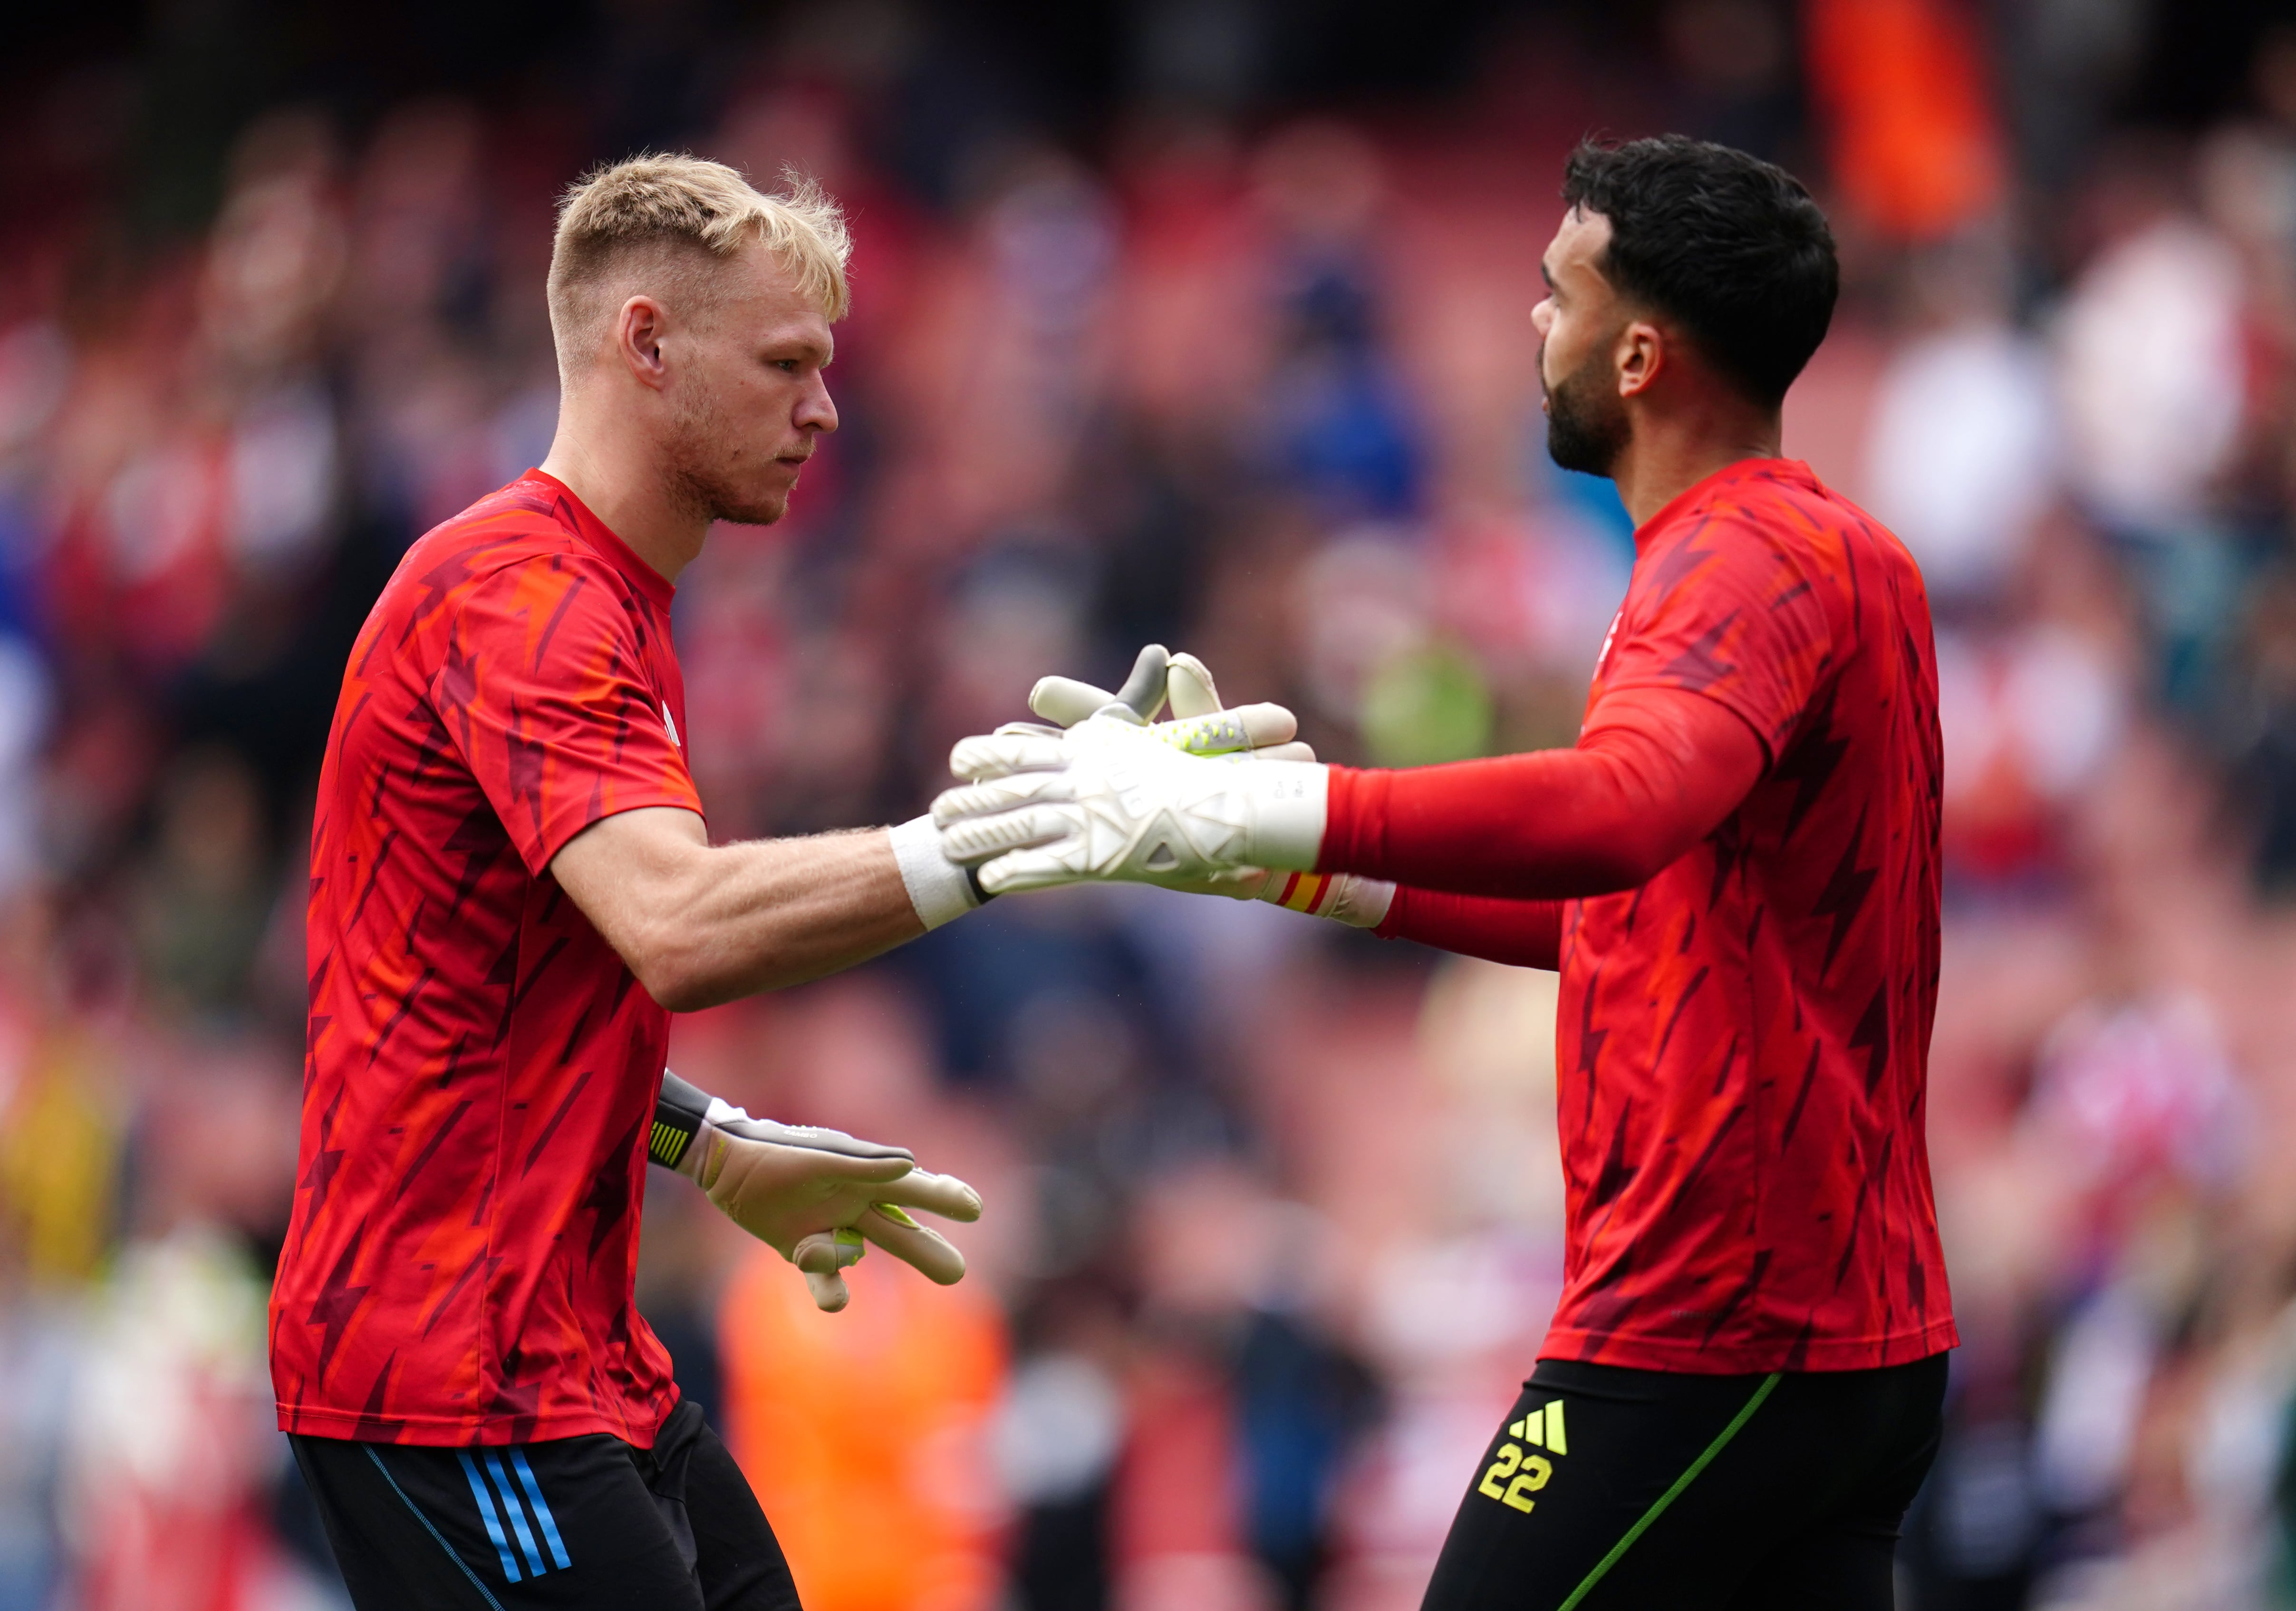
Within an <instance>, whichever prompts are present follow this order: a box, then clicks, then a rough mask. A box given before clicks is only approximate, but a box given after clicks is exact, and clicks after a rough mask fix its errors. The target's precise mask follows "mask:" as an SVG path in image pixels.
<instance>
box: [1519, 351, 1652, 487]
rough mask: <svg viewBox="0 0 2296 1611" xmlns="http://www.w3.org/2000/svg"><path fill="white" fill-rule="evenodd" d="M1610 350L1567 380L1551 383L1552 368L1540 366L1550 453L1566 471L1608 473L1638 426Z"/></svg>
mask: <svg viewBox="0 0 2296 1611" xmlns="http://www.w3.org/2000/svg"><path fill="white" fill-rule="evenodd" d="M1610 372H1611V366H1610V349H1608V348H1607V347H1603V348H1599V349H1596V350H1595V352H1593V353H1591V354H1589V355H1588V357H1587V359H1586V361H1585V362H1584V363H1582V364H1580V365H1579V367H1578V368H1576V369H1574V370H1572V371H1571V372H1570V374H1567V375H1565V376H1563V377H1562V384H1560V385H1558V386H1548V385H1547V384H1546V366H1545V365H1544V364H1543V363H1542V364H1541V365H1540V366H1539V386H1540V388H1541V389H1542V390H1544V391H1545V392H1546V455H1547V456H1548V457H1549V458H1551V459H1553V460H1554V462H1555V463H1556V464H1560V465H1561V466H1562V468H1563V469H1565V470H1583V471H1585V472H1586V473H1587V474H1589V475H1608V474H1610V473H1611V466H1612V465H1614V464H1617V463H1618V462H1619V455H1620V453H1622V452H1624V451H1625V450H1626V446H1627V441H1628V438H1629V437H1630V436H1631V435H1632V434H1633V431H1634V426H1633V424H1632V423H1631V422H1629V421H1628V418H1627V408H1626V405H1625V403H1623V402H1621V401H1620V398H1619V394H1618V392H1617V390H1616V389H1615V388H1613V387H1611V386H1610V385H1608V384H1606V383H1605V382H1608V381H1609V379H1610Z"/></svg>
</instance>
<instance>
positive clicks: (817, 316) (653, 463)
mask: <svg viewBox="0 0 2296 1611" xmlns="http://www.w3.org/2000/svg"><path fill="white" fill-rule="evenodd" d="M649 283H651V282H649ZM669 284H671V285H673V286H675V287H676V288H677V289H676V290H675V291H674V292H673V293H672V294H670V295H667V296H655V295H649V294H645V293H644V292H638V293H635V294H632V295H630V296H628V297H627V298H625V299H624V300H622V301H621V303H620V305H619V308H617V309H616V311H615V313H614V315H613V316H612V317H611V319H609V320H608V321H607V322H606V325H605V327H604V332H603V335H602V337H601V339H600V341H599V345H598V349H597V350H596V351H594V352H592V353H590V354H587V355H586V357H584V358H575V357H571V356H570V357H569V358H568V360H567V361H566V363H565V364H564V366H562V377H561V379H562V395H561V399H560V401H559V406H558V434H557V436H556V437H555V438H554V439H553V440H552V442H551V444H550V456H549V457H547V458H545V459H544V460H543V461H542V468H543V469H544V470H545V471H547V472H548V473H551V474H552V475H554V476H556V477H557V478H558V479H559V480H560V481H563V482H564V483H565V484H566V485H567V486H568V487H570V488H571V489H573V492H574V496H575V497H578V498H580V499H581V500H582V501H583V502H584V503H585V504H586V505H589V508H590V512H591V513H592V514H595V515H596V516H597V517H598V518H599V519H600V520H602V521H603V522H606V524H607V525H608V526H609V527H611V529H612V530H613V533H614V535H615V536H617V537H619V538H621V539H622V540H623V541H624V542H626V543H627V544H628V545H629V546H630V547H631V549H632V550H633V551H634V552H635V553H636V555H638V557H639V558H641V559H643V560H644V561H645V563H647V564H649V565H652V567H653V568H654V569H655V570H656V571H660V572H661V574H662V575H663V576H665V577H667V578H668V579H670V580H671V581H676V579H677V577H678V573H679V572H680V571H684V570H685V567H686V566H687V565H689V564H691V563H693V560H694V558H695V557H696V556H697V555H700V554H701V544H702V540H703V539H704V538H706V537H707V536H708V535H709V524H710V522H712V521H720V520H725V521H738V522H747V523H750V524H756V525H766V524H770V523H771V522H775V521H777V520H779V519H781V517H782V514H783V512H784V511H785V510H786V509H787V508H788V507H789V497H790V492H791V489H793V488H795V487H796V485H797V481H798V473H799V471H800V470H802V469H803V468H804V466H805V462H806V460H808V459H809V458H811V457H812V456H813V450H814V448H815V447H816V444H817V443H818V442H819V440H820V439H821V438H822V437H824V436H826V435H827V434H828V433H829V432H832V431H834V430H836V429H837V405H836V404H835V403H833V402H832V401H831V400H830V397H829V388H828V385H827V384H826V383H825V382H824V378H823V374H822V372H823V371H824V370H825V369H827V368H828V367H829V363H830V359H831V358H832V356H833V355H834V352H835V343H834V341H832V337H831V335H830V329H829V318H828V316H827V315H826V314H824V312H823V311H822V309H821V308H819V307H818V306H816V304H815V303H814V302H812V301H810V300H808V299H807V298H806V296H805V295H804V293H803V292H800V291H799V289H798V284H797V281H796V279H795V277H794V276H793V275H791V273H790V271H789V270H788V268H786V267H783V265H782V263H781V262H780V261H779V260H778V259H775V257H774V256H773V255H772V254H771V253H770V252H768V251H767V250H766V249H765V248H764V247H763V246H761V245H751V246H748V247H744V248H743V249H742V251H740V252H739V253H737V254H736V255H735V256H734V257H733V258H731V259H726V261H724V262H721V263H717V264H714V265H711V266H709V267H708V268H707V270H706V271H702V272H689V273H687V274H685V275H680V276H676V277H675V278H673V279H672V280H670V282H669Z"/></svg>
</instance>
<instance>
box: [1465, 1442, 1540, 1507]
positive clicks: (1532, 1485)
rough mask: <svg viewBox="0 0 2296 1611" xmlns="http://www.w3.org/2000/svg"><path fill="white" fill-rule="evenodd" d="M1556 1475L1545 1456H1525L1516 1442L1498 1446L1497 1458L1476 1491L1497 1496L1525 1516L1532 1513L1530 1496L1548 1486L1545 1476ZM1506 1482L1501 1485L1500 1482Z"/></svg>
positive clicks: (1488, 1496) (1483, 1494) (1500, 1501)
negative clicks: (1525, 1457) (1526, 1457)
mask: <svg viewBox="0 0 2296 1611" xmlns="http://www.w3.org/2000/svg"><path fill="white" fill-rule="evenodd" d="M1552 1475H1554V1467H1553V1466H1551V1465H1549V1464H1548V1463H1547V1460H1546V1457H1545V1456H1544V1455H1537V1454H1534V1455H1532V1456H1531V1457H1530V1458H1529V1459H1524V1458H1523V1453H1522V1448H1521V1445H1520V1444H1516V1443H1502V1444H1500V1445H1499V1454H1498V1459H1495V1460H1493V1461H1492V1462H1491V1465H1490V1469H1489V1470H1488V1471H1486V1472H1484V1473H1483V1480H1482V1481H1481V1482H1480V1483H1478V1484H1475V1492H1478V1493H1480V1494H1481V1495H1482V1496H1483V1497H1484V1498H1486V1499H1495V1500H1498V1502H1499V1503H1500V1504H1502V1505H1507V1506H1511V1507H1513V1508H1515V1509H1517V1510H1520V1511H1521V1512H1522V1513H1523V1514H1524V1515H1526V1516H1528V1515H1529V1514H1530V1507H1531V1503H1532V1500H1531V1497H1530V1496H1531V1495H1532V1494H1534V1493H1536V1492H1538V1491H1539V1490H1540V1489H1541V1488H1544V1487H1546V1479H1547V1478H1548V1477H1550V1476H1552ZM1500 1484H1505V1486H1504V1487H1502V1486H1501V1485H1500Z"/></svg>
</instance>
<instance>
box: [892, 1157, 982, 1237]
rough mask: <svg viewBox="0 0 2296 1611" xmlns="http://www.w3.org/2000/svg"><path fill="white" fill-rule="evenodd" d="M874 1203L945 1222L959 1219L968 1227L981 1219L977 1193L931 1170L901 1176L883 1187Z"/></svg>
mask: <svg viewBox="0 0 2296 1611" xmlns="http://www.w3.org/2000/svg"><path fill="white" fill-rule="evenodd" d="M877 1202H878V1203H879V1204H887V1203H891V1204H898V1205H899V1206H900V1207H903V1208H922V1209H923V1210H924V1211H925V1212H927V1213H936V1214H939V1215H940V1216H941V1217H942V1218H943V1219H945V1220H961V1221H965V1222H966V1223H968V1224H970V1223H971V1222H972V1221H974V1220H977V1219H979V1218H980V1193H979V1192H977V1191H975V1190H973V1189H972V1188H971V1187H970V1186H967V1185H966V1184H965V1183H964V1181H962V1180H960V1179H957V1178H956V1177H955V1175H937V1174H934V1173H933V1172H932V1171H930V1170H923V1169H920V1170H917V1171H914V1172H912V1173H909V1174H906V1175H903V1176H902V1177H901V1178H900V1179H898V1180H896V1181H894V1182H893V1183H892V1184H891V1185H890V1186H888V1187H887V1188H885V1190H884V1192H883V1193H882V1194H881V1196H879V1197H878V1198H877Z"/></svg>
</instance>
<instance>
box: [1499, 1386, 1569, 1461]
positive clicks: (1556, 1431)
mask: <svg viewBox="0 0 2296 1611" xmlns="http://www.w3.org/2000/svg"><path fill="white" fill-rule="evenodd" d="M1507 1435H1508V1436H1509V1437H1519V1438H1521V1440H1522V1441H1523V1442H1524V1443H1529V1445H1530V1446H1531V1447H1532V1448H1533V1449H1548V1450H1552V1451H1554V1452H1555V1453H1556V1454H1568V1453H1570V1440H1569V1439H1567V1438H1565V1437H1564V1436H1563V1435H1562V1400H1561V1399H1554V1400H1551V1401H1549V1402H1548V1404H1547V1406H1546V1410H1543V1411H1542V1410H1532V1411H1531V1412H1530V1413H1529V1415H1527V1416H1525V1417H1523V1418H1522V1419H1521V1420H1519V1421H1509V1422H1508V1423H1507Z"/></svg>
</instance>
